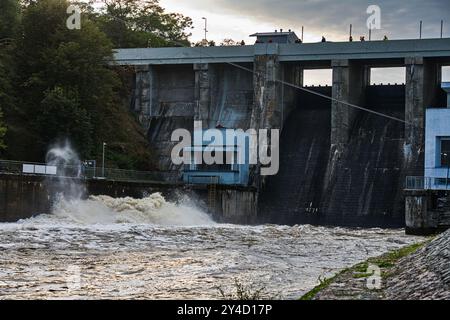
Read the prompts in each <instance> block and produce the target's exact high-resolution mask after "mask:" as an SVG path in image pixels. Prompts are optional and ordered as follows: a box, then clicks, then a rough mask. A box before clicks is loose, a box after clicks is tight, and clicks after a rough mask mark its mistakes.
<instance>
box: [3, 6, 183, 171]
mask: <svg viewBox="0 0 450 320" xmlns="http://www.w3.org/2000/svg"><path fill="white" fill-rule="evenodd" d="M74 3H75V2H70V3H69V2H68V1H66V0H26V1H19V0H1V1H0V153H1V158H2V159H13V160H25V161H38V162H42V161H43V160H44V158H45V153H46V151H47V149H48V147H49V146H50V145H51V144H53V143H55V142H58V141H61V140H65V139H68V140H69V141H70V142H71V144H72V145H73V146H74V147H75V149H76V150H77V151H78V152H79V153H80V157H81V158H82V159H97V160H100V158H101V152H102V143H103V142H107V144H108V148H107V152H106V158H107V165H108V166H112V167H120V168H125V169H140V170H148V169H153V168H154V166H153V160H152V159H153V157H154V155H153V154H152V151H151V149H150V148H149V146H148V143H147V139H146V136H145V133H144V132H143V130H142V129H141V127H140V125H139V124H138V123H137V121H136V120H135V118H134V115H133V114H132V113H131V112H130V111H129V102H130V94H131V92H130V88H129V83H128V80H127V79H129V72H130V71H127V70H121V69H120V68H117V67H111V66H110V65H108V61H110V60H111V58H112V54H113V48H119V47H122V48H123V47H147V46H152V47H159V46H169V45H175V44H177V45H179V44H180V43H181V44H185V45H188V44H189V41H188V37H189V34H188V33H187V32H186V30H189V28H190V26H191V20H190V19H189V18H187V17H184V16H182V15H180V14H168V13H166V12H165V11H164V9H163V8H161V7H160V6H159V4H158V2H157V1H156V0H150V1H139V0H103V1H102V6H100V7H99V6H98V1H96V5H95V6H93V3H91V4H89V3H87V4H86V3H78V5H80V7H81V8H82V13H81V24H80V27H81V28H80V29H76V28H75V29H71V28H68V26H67V20H68V19H69V18H70V14H68V13H67V12H68V10H67V9H68V7H69V5H70V4H74ZM75 4H76V3H75ZM127 74H128V77H127V76H125V75H127Z"/></svg>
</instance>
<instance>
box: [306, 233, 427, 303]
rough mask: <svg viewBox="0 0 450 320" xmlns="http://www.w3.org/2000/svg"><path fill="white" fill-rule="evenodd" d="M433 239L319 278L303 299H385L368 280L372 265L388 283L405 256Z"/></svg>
mask: <svg viewBox="0 0 450 320" xmlns="http://www.w3.org/2000/svg"><path fill="white" fill-rule="evenodd" d="M430 241H431V239H428V240H427V241H423V242H420V243H416V244H413V245H410V246H406V247H404V248H401V249H398V250H394V251H391V252H388V253H386V254H384V255H381V256H379V257H375V258H370V259H368V260H367V261H365V262H361V263H359V264H357V265H355V266H353V267H350V268H347V269H344V270H342V271H341V272H339V273H338V274H337V275H335V276H333V277H330V278H327V279H319V282H320V284H319V285H317V286H316V287H315V288H313V289H312V290H310V291H309V292H307V293H306V294H304V295H303V296H302V297H301V298H300V300H316V299H319V300H336V299H341V300H342V299H343V300H352V299H358V300H360V299H364V300H378V299H383V297H384V296H383V290H382V288H380V289H369V288H368V287H367V280H368V278H369V277H371V276H373V273H368V268H369V265H374V266H377V267H379V268H380V271H381V279H380V281H381V283H385V282H386V281H387V279H388V278H389V277H391V276H392V275H393V270H394V268H395V266H396V265H397V264H398V262H399V261H400V260H401V259H402V258H405V257H408V256H410V255H412V254H413V253H415V252H417V251H418V250H419V249H421V248H423V247H424V246H425V245H426V244H428V243H429V242H430Z"/></svg>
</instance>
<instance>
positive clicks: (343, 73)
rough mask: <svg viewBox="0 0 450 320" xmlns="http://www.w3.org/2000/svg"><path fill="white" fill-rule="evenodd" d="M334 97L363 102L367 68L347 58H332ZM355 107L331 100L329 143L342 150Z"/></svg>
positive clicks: (351, 101)
mask: <svg viewBox="0 0 450 320" xmlns="http://www.w3.org/2000/svg"><path fill="white" fill-rule="evenodd" d="M331 66H332V68H333V90H332V91H333V93H332V96H333V98H334V99H336V100H339V101H343V102H349V103H352V104H356V105H362V104H364V93H365V88H366V86H367V85H368V81H369V76H368V71H367V70H368V69H367V68H366V67H364V66H363V65H359V64H357V63H354V62H351V61H349V60H347V59H341V60H333V61H332V63H331ZM356 111H357V110H356V109H354V108H352V107H349V106H348V105H346V104H343V103H339V102H336V101H333V102H332V104H331V144H332V146H336V148H337V150H338V151H342V150H343V148H344V147H345V145H346V144H347V142H348V139H349V133H350V129H351V126H352V122H353V120H354V118H355V114H356Z"/></svg>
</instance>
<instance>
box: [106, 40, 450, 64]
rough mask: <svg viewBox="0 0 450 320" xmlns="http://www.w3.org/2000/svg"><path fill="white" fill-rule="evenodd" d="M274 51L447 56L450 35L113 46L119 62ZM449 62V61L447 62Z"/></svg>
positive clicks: (248, 56)
mask: <svg viewBox="0 0 450 320" xmlns="http://www.w3.org/2000/svg"><path fill="white" fill-rule="evenodd" d="M264 54H277V55H278V56H279V60H280V61H281V62H293V61H298V62H301V61H330V60H334V59H363V60H371V59H375V60H376V59H399V58H406V57H425V58H447V59H449V58H450V38H446V39H423V40H389V41H366V42H326V43H304V44H257V45H252V46H232V47H206V48H200V47H192V48H187V47H186V48H182V47H181V48H141V49H116V53H115V56H114V58H115V62H116V63H117V64H119V65H160V64H193V63H227V62H235V63H245V62H253V60H254V56H255V55H264ZM447 62H448V63H450V61H447Z"/></svg>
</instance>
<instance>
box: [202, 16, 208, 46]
mask: <svg viewBox="0 0 450 320" xmlns="http://www.w3.org/2000/svg"><path fill="white" fill-rule="evenodd" d="M202 19H203V20H205V29H204V30H205V42H206V41H207V39H206V33H207V32H208V19H207V18H205V17H203V18H202Z"/></svg>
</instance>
